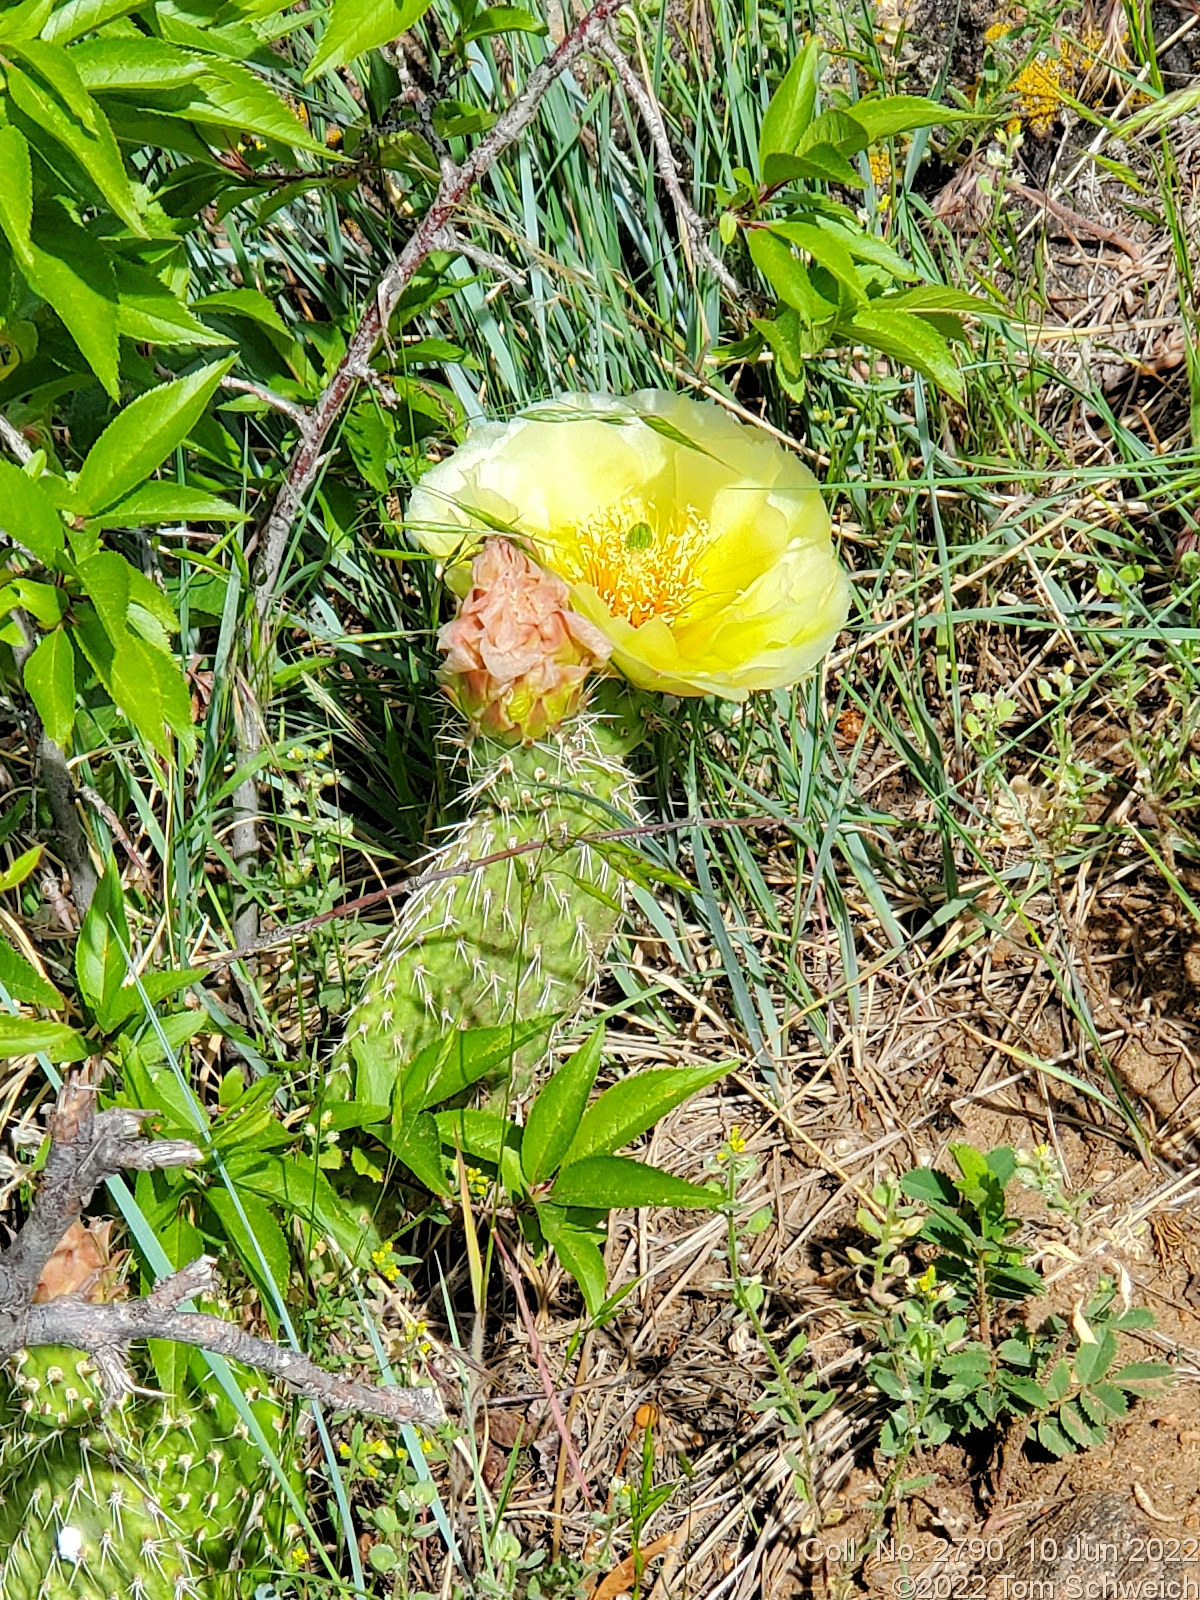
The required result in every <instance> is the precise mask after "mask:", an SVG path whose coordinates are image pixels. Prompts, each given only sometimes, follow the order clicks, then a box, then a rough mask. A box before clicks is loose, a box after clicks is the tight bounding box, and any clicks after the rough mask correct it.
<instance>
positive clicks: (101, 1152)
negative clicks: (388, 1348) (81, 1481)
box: [0, 1077, 443, 1424]
mask: <svg viewBox="0 0 1200 1600" xmlns="http://www.w3.org/2000/svg"><path fill="white" fill-rule="evenodd" d="M95 1103H96V1091H95V1089H94V1088H93V1087H92V1086H91V1085H90V1084H87V1083H84V1082H82V1081H81V1080H80V1079H79V1078H78V1077H77V1078H74V1079H69V1080H68V1081H67V1083H66V1084H65V1085H64V1086H63V1089H62V1091H61V1092H60V1094H59V1097H58V1103H57V1105H56V1106H55V1109H54V1113H53V1115H52V1117H51V1120H50V1150H49V1154H48V1155H47V1157H46V1164H45V1166H44V1168H43V1169H42V1173H41V1178H40V1182H39V1185H38V1189H37V1192H36V1194H35V1196H34V1199H33V1204H32V1206H31V1208H30V1212H29V1216H28V1217H27V1218H26V1221H25V1223H24V1225H23V1227H22V1228H21V1230H20V1232H19V1233H18V1234H17V1237H16V1239H15V1240H14V1241H13V1243H12V1244H11V1245H10V1246H9V1247H8V1249H6V1250H0V1357H4V1356H8V1355H12V1354H13V1353H14V1352H16V1351H17V1350H20V1349H23V1348H25V1347H27V1346H29V1345H48V1344H64V1345H69V1346H71V1347H72V1348H74V1349H80V1350H86V1351H87V1352H88V1354H89V1355H91V1356H93V1357H94V1358H95V1359H96V1364H97V1367H98V1369H99V1373H100V1377H101V1381H102V1382H103V1383H104V1384H105V1385H106V1387H107V1389H108V1391H109V1392H110V1394H114V1393H120V1392H121V1391H122V1390H128V1389H129V1388H131V1387H132V1379H131V1378H130V1377H129V1375H128V1373H127V1371H126V1369H125V1365H124V1360H123V1357H124V1354H125V1352H126V1351H127V1350H128V1348H129V1346H130V1345H131V1344H133V1343H137V1342H141V1341H142V1340H145V1339H169V1340H173V1341H175V1342H176V1343H178V1344H186V1345H191V1346H193V1347H195V1348H197V1349H201V1350H207V1351H209V1352H210V1353H212V1354H216V1355H223V1356H227V1357H230V1358H231V1359H233V1360H236V1361H240V1362H242V1363H244V1364H245V1365H247V1366H251V1367H257V1368H258V1369H259V1370H260V1371H262V1372H266V1373H268V1374H269V1375H270V1376H271V1377H273V1378H278V1379H279V1380H280V1381H281V1382H282V1383H284V1384H286V1385H287V1386H288V1388H290V1389H291V1390H292V1391H293V1392H294V1393H296V1394H298V1395H302V1396H303V1397H304V1398H305V1399H308V1400H315V1401H322V1402H324V1403H326V1404H328V1405H331V1406H333V1407H334V1408H335V1409H337V1410H341V1411H357V1412H362V1413H365V1414H366V1415H368V1416H375V1417H382V1418H384V1419H385V1420H386V1421H389V1422H393V1423H397V1424H405V1423H409V1422H424V1423H430V1424H432V1423H437V1422H440V1421H441V1419H442V1415H443V1413H442V1405H441V1399H440V1397H439V1395H438V1393H437V1391H436V1390H435V1389H429V1388H425V1389H407V1388H398V1387H397V1388H387V1389H385V1388H380V1387H378V1386H376V1385H375V1384H368V1383H361V1382H359V1381H358V1380H357V1379H353V1378H344V1377H340V1376H338V1375H337V1374H335V1373H331V1372H326V1371H325V1370H324V1369H323V1368H321V1367H318V1366H317V1365H316V1363H315V1362H313V1361H311V1360H310V1359H309V1357H308V1356H306V1355H304V1354H303V1353H302V1352H301V1351H298V1350H287V1349H284V1348H283V1347H282V1346H280V1345H277V1344H273V1343H272V1342H271V1341H270V1340H267V1339H260V1338H258V1337H257V1336H256V1335H254V1334H251V1333H248V1332H247V1331H246V1330H245V1329H244V1328H242V1327H240V1326H239V1325H238V1324H237V1323H235V1322H229V1321H226V1320H225V1319H224V1318H222V1317H215V1316H210V1315H208V1314H206V1313H202V1312H198V1311H190V1310H187V1309H184V1308H183V1307H184V1303H185V1302H187V1301H189V1300H191V1299H192V1298H193V1297H194V1296H196V1295H199V1294H203V1293H206V1292H209V1291H211V1289H212V1288H213V1286H214V1282H215V1278H214V1267H215V1263H214V1262H213V1261H211V1260H210V1259H209V1258H207V1257H201V1258H200V1260H199V1261H195V1262H193V1263H192V1264H191V1265H190V1266H188V1267H185V1268H183V1270H182V1271H180V1272H176V1273H174V1274H172V1275H171V1276H170V1277H169V1278H165V1279H163V1280H162V1281H161V1282H160V1283H159V1284H158V1285H157V1286H156V1287H155V1288H154V1289H152V1290H151V1292H150V1293H149V1294H147V1295H142V1296H140V1297H139V1298H136V1299H132V1300H116V1301H110V1302H107V1303H93V1302H90V1301H84V1300H78V1299H76V1298H74V1297H73V1296H70V1295H65V1296H62V1297H60V1298H58V1299H53V1300H46V1301H43V1302H42V1303H40V1304H35V1303H34V1298H33V1297H34V1293H35V1292H36V1290H37V1286H38V1280H39V1279H40V1277H41V1275H42V1271H43V1269H44V1268H45V1266H46V1263H47V1262H48V1261H49V1260H50V1258H51V1256H52V1255H53V1253H54V1250H55V1248H56V1247H57V1245H58V1243H59V1241H60V1239H61V1238H62V1237H63V1235H64V1234H65V1233H66V1231H67V1229H68V1227H69V1226H70V1224H71V1222H72V1221H73V1220H74V1219H75V1218H76V1217H78V1216H79V1214H80V1212H81V1211H82V1210H83V1207H84V1205H85V1204H86V1203H87V1201H88V1198H89V1197H90V1195H91V1193H92V1191H93V1190H94V1189H95V1188H96V1187H97V1185H98V1184H100V1183H103V1182H104V1181H105V1179H107V1178H111V1177H114V1176H115V1175H116V1174H117V1173H118V1172H121V1171H125V1170H130V1169H132V1170H136V1171H139V1172H154V1171H159V1170H161V1169H163V1168H166V1167H179V1166H190V1165H192V1164H193V1163H194V1162H197V1161H200V1160H201V1159H202V1157H201V1153H200V1151H199V1150H198V1149H197V1148H196V1146H195V1145H193V1144H190V1143H188V1142H187V1141H186V1140H181V1139H159V1140H148V1139H143V1138H142V1137H141V1124H142V1122H143V1121H144V1120H145V1119H146V1117H148V1116H150V1115H152V1113H150V1112H148V1111H133V1110H126V1109H120V1108H119V1109H116V1110H111V1111H101V1112H97V1111H96V1104H95Z"/></svg>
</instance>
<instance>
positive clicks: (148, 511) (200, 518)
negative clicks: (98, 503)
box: [96, 480, 247, 528]
mask: <svg viewBox="0 0 1200 1600" xmlns="http://www.w3.org/2000/svg"><path fill="white" fill-rule="evenodd" d="M246 515H247V514H246V512H244V511H239V510H238V508H237V507H236V506H234V505H230V503H229V501H228V500H222V499H221V498H220V497H219V496H217V495H215V494H210V493H209V492H208V490H207V489H193V488H192V486H191V485H190V484H187V483H170V482H167V481H165V480H163V481H152V482H150V483H143V484H142V485H141V486H140V487H139V488H137V489H135V490H134V491H133V493H132V494H130V495H126V497H125V498H124V499H123V500H118V501H117V503H116V505H113V506H109V508H108V510H107V511H102V512H101V513H100V515H99V516H98V517H97V518H96V526H97V527H99V528H150V527H156V526H157V525H158V524H159V523H163V522H245V521H246Z"/></svg>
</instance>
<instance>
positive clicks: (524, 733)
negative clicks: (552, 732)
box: [438, 539, 612, 742]
mask: <svg viewBox="0 0 1200 1600" xmlns="http://www.w3.org/2000/svg"><path fill="white" fill-rule="evenodd" d="M438 645H439V647H440V648H441V649H442V650H444V651H445V652H446V663H445V666H444V668H443V672H442V683H443V686H444V687H445V689H446V691H447V693H448V694H449V695H450V697H451V699H452V700H453V701H454V702H455V704H456V705H457V706H458V708H459V710H460V711H462V712H463V713H464V715H465V716H467V717H468V718H470V720H471V721H472V722H473V723H474V724H475V726H476V727H477V728H478V729H479V730H480V731H481V732H483V733H486V734H489V735H491V736H492V737H493V738H500V739H504V738H514V739H521V740H524V741H526V742H527V741H529V740H531V739H540V738H541V737H542V735H543V734H544V733H545V732H546V731H547V729H549V728H556V727H557V726H558V725H559V723H561V722H562V721H563V720H564V719H565V718H566V717H569V716H572V715H573V714H574V713H575V712H576V711H577V710H578V709H579V704H580V699H581V697H582V694H583V685H584V680H585V679H586V678H587V675H588V673H589V672H591V671H592V669H593V668H594V667H597V666H602V665H603V664H604V663H605V662H606V661H607V660H608V658H609V655H610V653H611V650H612V646H611V645H610V644H609V642H608V640H607V638H605V636H604V634H603V633H602V632H601V631H600V629H598V628H597V627H595V626H593V624H592V623H591V622H589V621H587V619H586V618H584V617H582V616H579V615H577V614H576V613H575V612H574V611H572V610H571V609H570V594H569V592H568V589H567V585H566V584H565V583H564V582H563V580H562V579H561V578H559V577H556V576H554V574H553V573H549V572H544V571H543V570H542V569H541V567H539V566H538V565H537V564H536V563H535V562H533V561H531V560H530V558H529V557H528V556H527V555H526V554H525V553H524V551H522V550H518V549H517V548H516V546H515V545H512V544H510V543H509V542H508V540H507V539H488V540H487V541H486V542H485V544H484V546H483V549H482V550H481V551H480V553H479V554H478V555H477V556H476V557H475V559H474V561H473V562H472V563H471V590H470V593H469V594H468V595H467V596H466V598H465V599H464V601H463V603H462V606H461V608H460V610H459V613H458V615H457V616H456V617H455V618H454V620H453V621H452V622H448V623H447V624H446V626H445V627H444V628H443V629H442V630H441V632H440V633H439V634H438Z"/></svg>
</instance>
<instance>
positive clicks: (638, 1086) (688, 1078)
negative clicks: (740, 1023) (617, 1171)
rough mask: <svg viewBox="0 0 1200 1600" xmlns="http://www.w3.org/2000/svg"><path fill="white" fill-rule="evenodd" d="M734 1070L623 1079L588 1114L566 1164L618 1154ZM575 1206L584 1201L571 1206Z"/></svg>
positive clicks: (682, 1070) (727, 1065)
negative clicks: (587, 1158)
mask: <svg viewBox="0 0 1200 1600" xmlns="http://www.w3.org/2000/svg"><path fill="white" fill-rule="evenodd" d="M733 1067H734V1063H733V1062H732V1061H725V1062H722V1063H721V1064H720V1065H719V1066H715V1067H714V1066H703V1067H657V1068H652V1069H651V1070H650V1071H648V1072H634V1073H631V1074H630V1075H629V1077H627V1078H622V1079H621V1081H620V1083H614V1084H613V1085H612V1087H611V1088H609V1089H606V1090H605V1091H604V1093H603V1094H602V1095H601V1096H600V1097H599V1099H597V1100H596V1101H595V1102H594V1103H593V1104H592V1105H590V1106H589V1107H588V1109H587V1110H586V1111H585V1112H584V1114H583V1117H582V1118H581V1119H580V1123H579V1128H578V1131H577V1132H576V1134H575V1137H574V1138H573V1139H572V1140H571V1143H570V1146H569V1148H568V1150H567V1152H566V1155H565V1156H564V1157H563V1161H564V1164H565V1163H566V1162H571V1163H572V1164H574V1163H576V1162H579V1161H582V1160H583V1159H584V1158H585V1157H588V1156H600V1155H604V1156H608V1155H612V1154H614V1153H615V1152H616V1151H617V1150H620V1149H621V1148H622V1147H623V1146H624V1145H627V1144H629V1143H630V1142H631V1141H632V1140H634V1139H636V1138H637V1137H638V1135H639V1134H643V1133H645V1132H646V1130H647V1129H648V1128H652V1127H653V1126H654V1124H655V1123H656V1122H658V1121H659V1119H660V1118H662V1117H665V1116H666V1114H667V1112H668V1111H673V1110H674V1109H675V1107H676V1106H678V1105H682V1104H683V1102H684V1101H685V1100H688V1099H690V1098H691V1096H692V1095H694V1094H698V1093H699V1092H700V1090H702V1089H707V1088H708V1087H709V1085H710V1084H713V1083H716V1081H717V1079H718V1078H723V1077H724V1076H725V1074H726V1073H727V1072H731V1071H732V1070H733ZM576 1203H578V1204H583V1203H585V1202H572V1204H576Z"/></svg>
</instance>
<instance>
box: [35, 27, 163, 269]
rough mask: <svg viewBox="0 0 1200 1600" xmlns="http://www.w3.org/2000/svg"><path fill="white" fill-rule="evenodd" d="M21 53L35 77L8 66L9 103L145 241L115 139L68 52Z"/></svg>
mask: <svg viewBox="0 0 1200 1600" xmlns="http://www.w3.org/2000/svg"><path fill="white" fill-rule="evenodd" d="M20 54H21V57H22V59H24V60H25V61H26V62H27V63H28V64H29V65H30V66H32V67H33V68H34V73H35V74H36V76H35V75H34V74H31V73H27V72H23V71H22V70H21V69H20V68H19V67H16V66H13V65H12V64H11V63H10V64H9V66H8V67H7V68H6V72H5V76H6V78H7V82H8V92H9V94H10V95H11V96H12V101H13V104H14V105H15V106H16V107H17V108H18V110H19V111H21V112H22V113H23V114H24V116H25V117H26V118H28V121H29V124H30V128H36V129H38V130H40V131H41V132H44V133H47V134H49V135H50V137H51V138H53V139H55V140H56V141H57V142H58V143H59V144H60V145H62V146H63V148H64V149H65V150H68V151H69V152H70V154H71V155H72V156H74V158H75V159H76V161H78V162H79V164H80V165H81V166H82V167H83V169H84V171H85V172H86V173H87V175H88V177H89V178H90V179H91V180H92V182H93V183H94V184H95V185H96V187H97V189H98V190H99V191H100V193H101V194H102V195H103V196H104V198H105V200H107V202H108V204H109V205H110V206H111V207H112V209H113V210H114V211H115V212H116V214H117V216H119V217H120V219H121V221H122V222H123V223H124V224H125V226H126V227H127V228H128V229H129V230H130V232H131V233H133V234H135V235H136V236H137V237H138V238H139V239H147V238H149V236H150V234H149V229H148V228H147V227H146V224H145V222H144V220H143V218H142V213H141V209H140V207H139V206H138V203H137V199H136V197H135V196H134V193H133V190H132V188H131V187H130V184H129V178H128V176H127V174H126V172H125V164H124V162H123V161H122V159H121V151H120V148H119V147H118V145H117V141H116V136H115V135H114V133H113V131H112V128H111V127H110V126H109V124H108V119H107V117H106V116H105V115H104V113H103V112H102V111H101V110H100V108H99V107H98V106H97V105H96V103H95V101H94V100H93V99H92V97H91V96H90V95H89V94H88V92H87V90H86V89H85V88H84V86H83V84H82V83H81V81H80V78H79V74H78V73H77V72H76V70H75V68H74V66H73V65H72V62H71V58H70V56H69V54H68V52H67V51H66V50H62V49H59V48H58V46H57V45H49V44H39V45H36V46H30V45H24V46H22V47H21V51H20ZM85 108H86V110H87V112H88V113H89V114H87V115H85ZM29 131H30V129H26V132H27V133H28V132H29Z"/></svg>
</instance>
